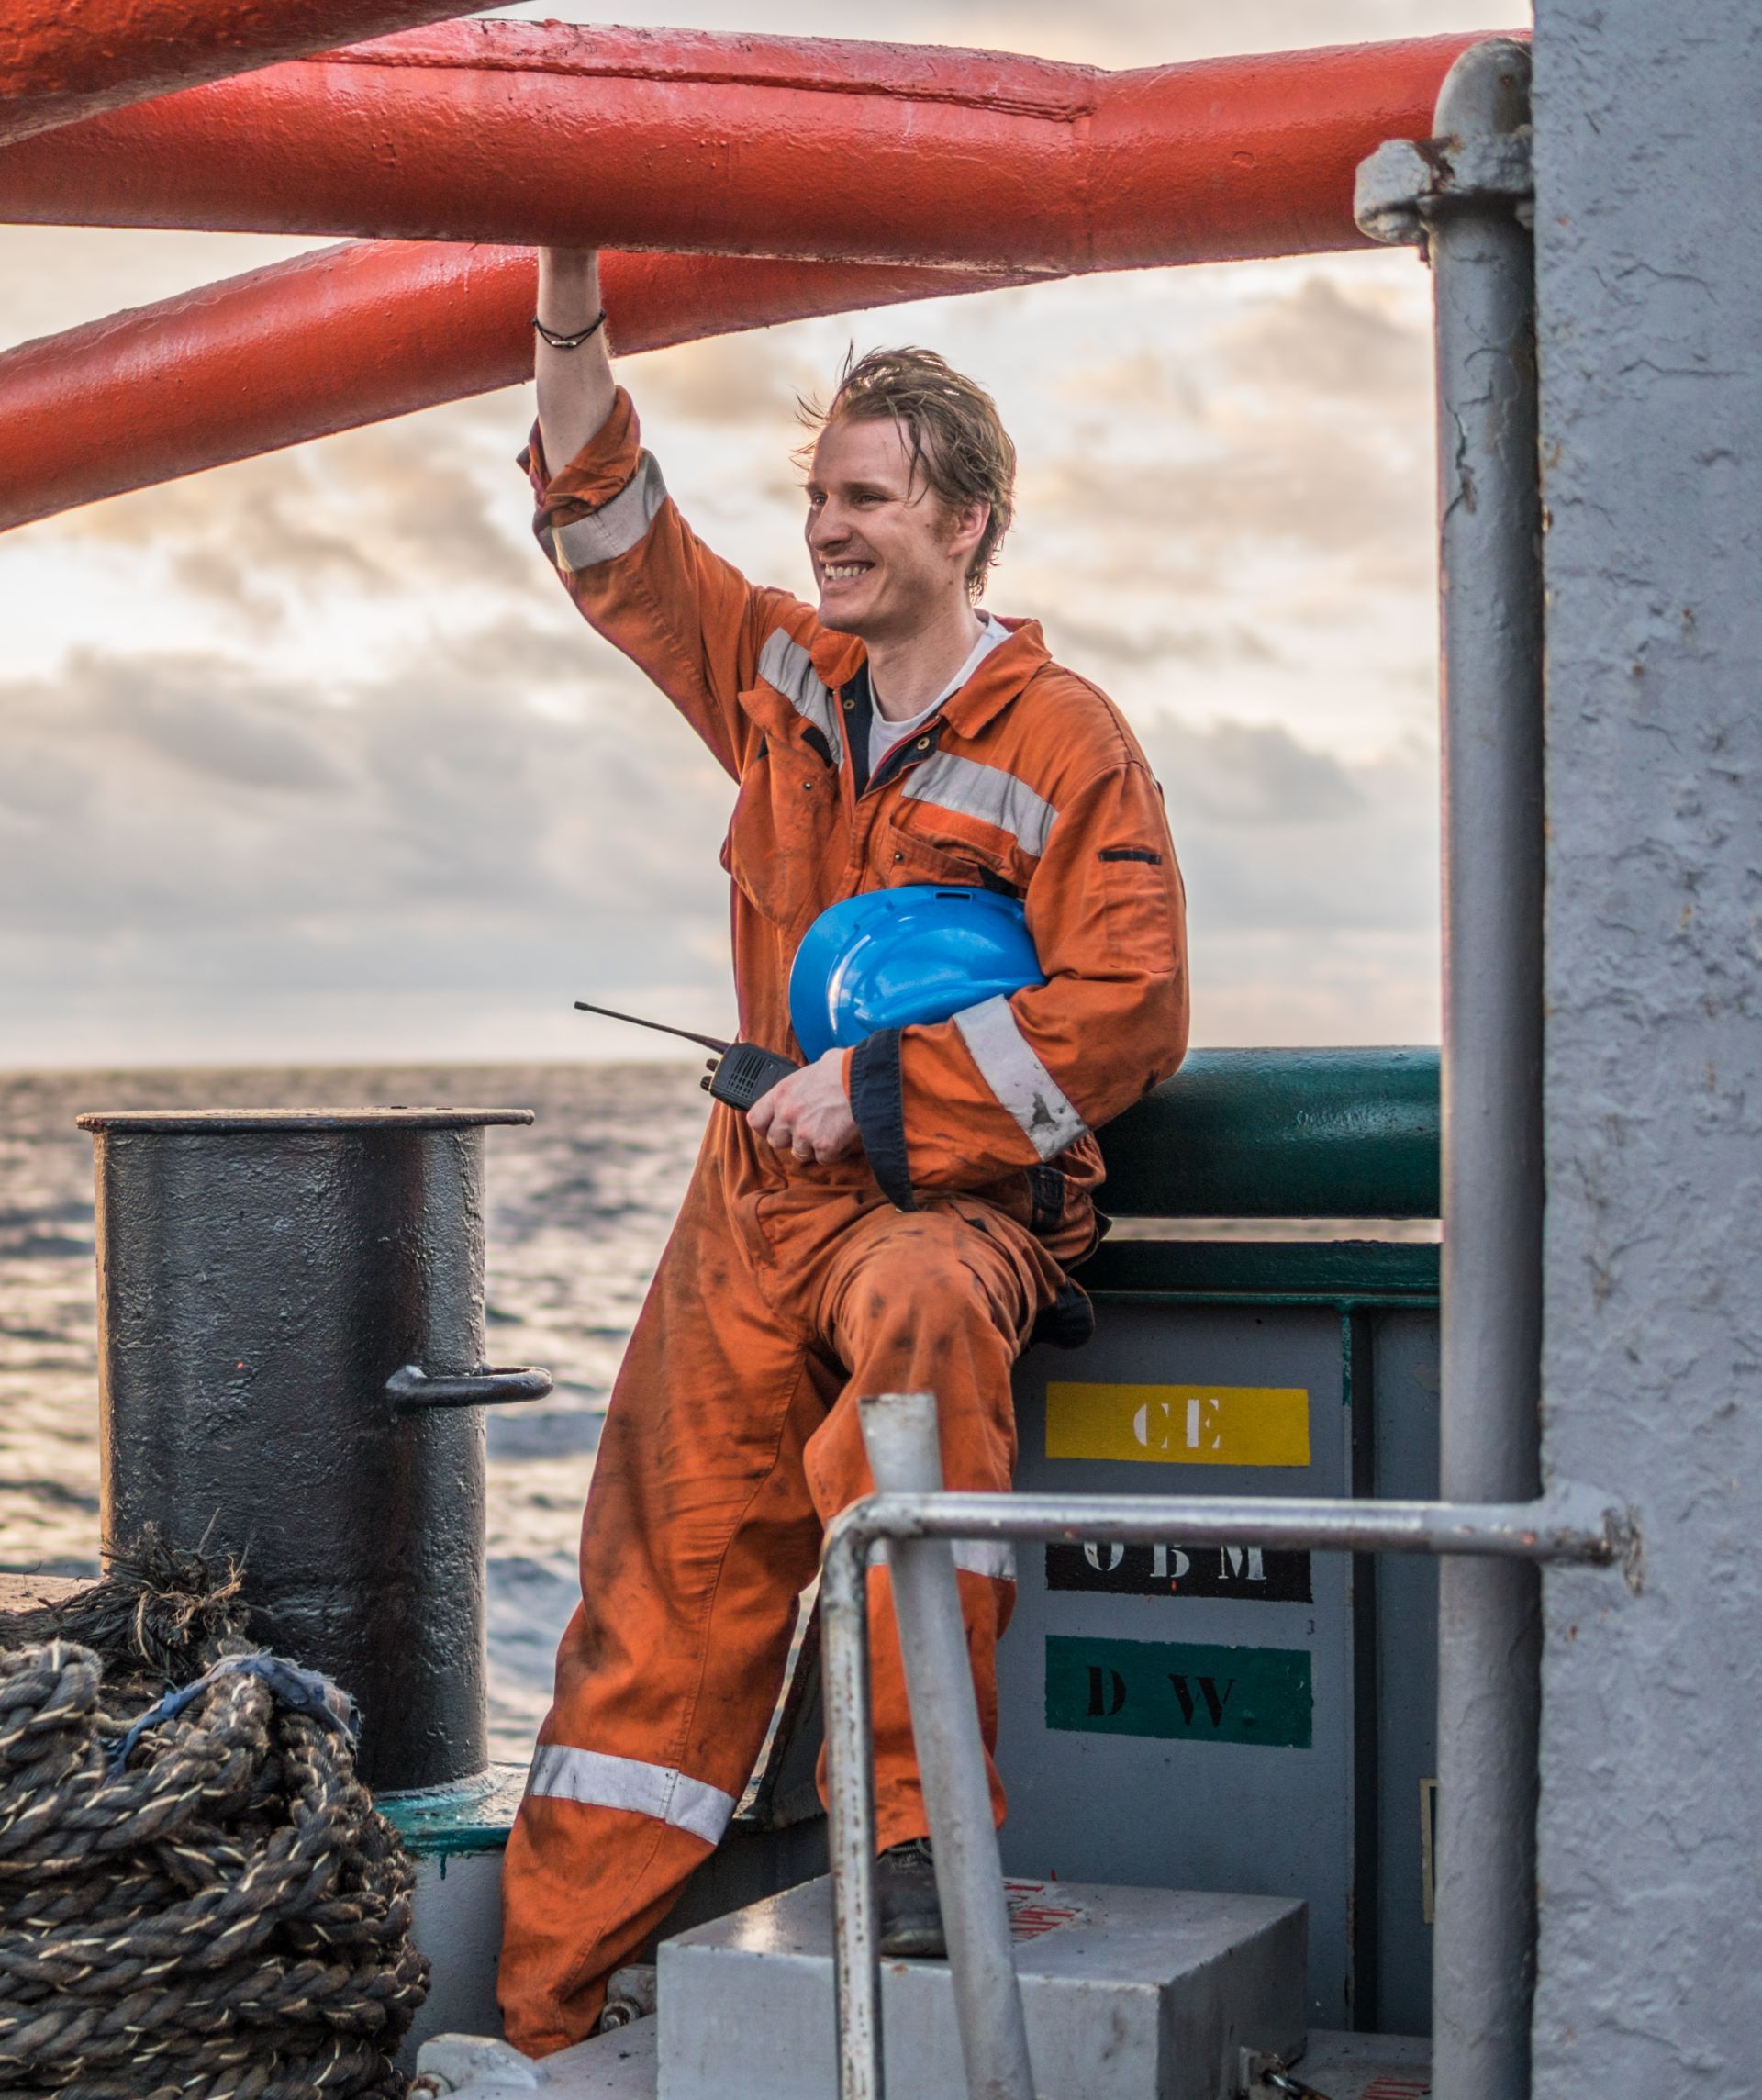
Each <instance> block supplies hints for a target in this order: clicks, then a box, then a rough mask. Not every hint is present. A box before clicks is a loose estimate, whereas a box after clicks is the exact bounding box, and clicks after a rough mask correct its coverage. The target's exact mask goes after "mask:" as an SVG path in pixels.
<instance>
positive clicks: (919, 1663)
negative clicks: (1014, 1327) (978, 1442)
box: [859, 1392, 1034, 2100]
mask: <svg viewBox="0 0 1762 2100" xmlns="http://www.w3.org/2000/svg"><path fill="white" fill-rule="evenodd" d="M859 1412H860V1417H861V1420H862V1424H863V1442H864V1447H865V1448H866V1450H867V1452H868V1455H869V1469H870V1471H871V1472H872V1473H873V1474H874V1475H875V1486H876V1487H877V1488H878V1489H879V1490H880V1491H881V1492H882V1493H883V1494H887V1493H897V1494H912V1493H917V1494H934V1493H936V1492H937V1491H939V1490H940V1489H941V1487H942V1446H941V1442H940V1440H939V1438H938V1435H937V1429H936V1399H935V1395H934V1394H933V1393H928V1392H888V1393H881V1394H878V1395H877V1396H876V1397H875V1398H874V1399H872V1400H864V1401H863V1402H861V1403H860V1409H859ZM887 1557H888V1566H889V1569H890V1571H891V1574H892V1579H893V1608H894V1614H895V1616H896V1617H897V1619H898V1624H899V1645H900V1648H901V1651H902V1653H903V1657H904V1660H905V1669H906V1691H907V1694H908V1696H909V1699H910V1702H911V1733H912V1739H913V1741H914V1743H915V1744H916V1745H917V1749H918V1772H919V1777H920V1781H921V1782H922V1784H923V1789H924V1808H925V1811H926V1813H927V1815H928V1816H929V1818H930V1839H931V1850H932V1852H933V1853H934V1855H935V1861H936V1889H937V1893H938V1895H939V1896H940V1897H941V1899H942V1921H943V1924H944V1926H945V1927H946V1928H947V1933H948V1962H949V1968H950V1970H951V1972H952V1973H953V1985H954V2010H955V2016H956V2017H957V2019H958V2020H959V2023H960V2030H961V2055H962V2058H963V2060H964V2061H965V2066H966V2089H967V2092H968V2094H970V2095H971V2096H972V2100H1034V2082H1033V2073H1032V2070H1031V2069H1030V2066H1029V2061H1028V2029H1027V2027H1026V2024H1025V2023H1024V2020H1023V2017H1022V2010H1021V1986H1020V1983H1019V1982H1018V1981H1017V1978H1016V1964H1015V1957H1014V1954H1013V1953H1012V1952H1011V1949H1010V1946H1009V1905H1008V1904H1007V1903H1006V1901H1005V1898H1004V1893H1003V1862H1002V1860H1001V1858H1000V1856H999V1854H998V1833H997V1827H996V1826H995V1825H994V1824H993V1822H992V1820H991V1789H990V1784H989V1782H988V1781H987V1777H986V1768H985V1744H984V1740H983V1738H982V1737H981V1736H980V1733H979V1709H978V1701H977V1699H976V1696H975V1694H974V1690H973V1666H972V1662H971V1659H970V1658H969V1656H968V1654H967V1647H966V1629H965V1626H964V1625H963V1624H962V1621H961V1595H960V1588H959V1585H958V1583H957V1581H956V1579H955V1574H954V1556H953V1549H952V1548H951V1547H950V1546H949V1544H948V1542H947V1541H946V1540H945V1539H929V1538H926V1539H896V1540H894V1541H893V1542H892V1543H891V1545H890V1546H889V1547H888V1549H887Z"/></svg>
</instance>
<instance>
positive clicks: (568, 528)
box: [546, 452, 667, 575]
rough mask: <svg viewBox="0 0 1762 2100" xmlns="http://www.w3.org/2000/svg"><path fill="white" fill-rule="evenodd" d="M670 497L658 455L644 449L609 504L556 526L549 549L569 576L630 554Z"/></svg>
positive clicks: (553, 557) (554, 560)
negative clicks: (656, 459)
mask: <svg viewBox="0 0 1762 2100" xmlns="http://www.w3.org/2000/svg"><path fill="white" fill-rule="evenodd" d="M666 499H667V485H666V483H665V482H664V481H663V480H662V478H661V469H660V468H659V467H658V466H657V465H656V464H654V455H653V453H652V452H644V453H643V454H642V455H641V459H640V460H639V461H638V463H637V469H636V472H635V473H634V474H633V475H631V476H630V479H629V481H627V482H626V483H625V484H624V486H623V487H622V488H620V489H619V492H618V494H617V495H616V496H615V497H613V498H612V499H611V501H610V502H609V503H603V504H601V505H600V507H599V508H598V509H597V510H590V511H589V512H588V513H587V515H586V517H585V518H577V519H575V521H574V524H573V525H557V526H553V527H552V542H553V544H554V549H555V551H554V552H552V551H551V550H550V549H547V550H546V552H547V553H551V559H552V561H553V562H554V563H555V564H557V566H558V568H560V569H562V570H563V573H564V574H565V575H573V574H574V572H575V570H577V569H591V568H593V567H594V566H595V565H596V564H598V563H600V562H609V561H612V560H613V559H614V558H615V557H616V556H618V555H619V554H628V553H630V549H631V548H632V547H634V546H636V545H637V544H639V542H641V539H642V537H643V535H644V534H645V533H646V532H647V531H648V529H649V527H650V526H651V525H652V524H653V523H654V514H655V512H656V511H657V510H659V509H660V508H661V506H662V505H663V504H664V502H665V501H666Z"/></svg>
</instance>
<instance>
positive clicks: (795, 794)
mask: <svg viewBox="0 0 1762 2100" xmlns="http://www.w3.org/2000/svg"><path fill="white" fill-rule="evenodd" d="M837 799H838V776H837V775H836V774H835V773H833V772H832V771H831V768H830V767H828V766H827V765H825V763H824V762H823V761H822V760H821V759H820V758H819V757H818V756H817V755H816V754H814V753H813V752H811V751H797V750H792V749H790V748H789V747H787V746H784V747H782V748H781V749H773V748H771V747H770V746H768V745H765V746H762V747H761V748H760V751H759V754H758V755H757V757H755V758H754V759H753V761H752V763H751V764H750V765H748V766H747V768H746V771H745V773H744V774H743V775H742V777H741V792H740V796H739V799H737V800H736V802H735V804H734V814H733V816H732V817H731V818H730V820H729V826H728V836H727V837H726V838H725V839H724V840H723V842H722V866H724V867H725V868H726V869H727V870H728V872H729V874H730V876H731V877H733V878H734V882H735V885H736V887H737V888H739V890H740V892H741V894H742V896H743V897H744V898H745V899H747V901H748V903H750V904H751V905H752V906H753V909H754V910H756V911H758V912H759V913H761V914H762V916H764V918H766V919H769V920H771V921H773V922H775V924H777V925H780V926H786V925H788V924H789V923H791V922H793V921H795V920H797V919H799V918H801V917H802V916H803V914H804V913H806V914H807V915H808V916H809V917H811V916H812V915H813V913H814V912H815V911H816V910H818V909H819V899H820V891H821V890H822V889H823V888H824V887H825V881H824V876H823V872H822V868H823V863H824V860H825V856H826V840H827V835H828V832H829V831H830V829H831V826H832V825H833V823H834V822H835V821H837Z"/></svg>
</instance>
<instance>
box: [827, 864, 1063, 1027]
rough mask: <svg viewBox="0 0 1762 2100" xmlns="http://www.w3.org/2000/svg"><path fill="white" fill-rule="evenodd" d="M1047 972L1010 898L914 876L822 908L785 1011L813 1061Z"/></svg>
mask: <svg viewBox="0 0 1762 2100" xmlns="http://www.w3.org/2000/svg"><path fill="white" fill-rule="evenodd" d="M1045 982H1046V978H1045V976H1044V974H1043V971H1042V969H1041V966H1040V958H1039V957H1038V956H1037V955H1035V954H1034V944H1033V942H1032V940H1030V938H1029V936H1028V926H1027V919H1026V915H1025V913H1024V912H1023V910H1022V908H1021V906H1020V902H1019V901H1018V900H1017V899H1015V898H1013V897H999V896H998V895H997V894H996V893H995V892H994V891H992V890H989V889H947V888H942V886H941V885H940V884H937V883H932V882H910V883H906V884H903V885H902V886H901V887H900V888H898V889H871V890H867V891H865V892H864V895H862V896H861V897H847V898H846V899H844V900H843V902H842V904H833V905H831V906H829V907H828V908H827V910H824V911H822V912H821V913H820V917H819V918H818V919H816V920H815V921H814V922H813V924H812V925H811V926H810V927H809V929H808V931H807V933H804V934H803V935H802V940H801V945H800V947H799V948H797V950H796V960H795V965H794V966H793V968H792V969H791V970H790V972H789V1019H790V1021H791V1022H793V1024H794V1026H795V1031H796V1038H797V1042H799V1043H800V1044H801V1047H802V1049H803V1050H804V1051H805V1052H806V1053H807V1055H808V1057H809V1061H810V1062H811V1060H812V1059H814V1058H816V1057H819V1056H823V1055H824V1054H825V1053H826V1052H827V1051H828V1050H831V1049H832V1048H833V1047H835V1046H837V1047H841V1048H843V1049H853V1048H854V1047H855V1045H856V1044H859V1043H861V1042H862V1041H863V1039H864V1037H865V1036H868V1035H873V1034H874V1033H875V1030H876V1029H877V1028H908V1027H909V1026H910V1025H911V1024H912V1023H913V1022H930V1021H946V1020H948V1018H949V1017H950V1015H951V1014H955V1013H959V1012H960V1011H962V1010H963V1009H964V1008H965V1007H969V1006H977V1005H978V1004H979V1003H980V1002H981V1000H987V999H995V998H996V997H997V996H998V994H999V993H1001V994H1003V995H1004V996H1005V997H1006V998H1007V997H1008V995H1009V993H1010V992H1012V991H1020V989H1022V987H1023V986H1024V985H1041V984H1044V983H1045Z"/></svg>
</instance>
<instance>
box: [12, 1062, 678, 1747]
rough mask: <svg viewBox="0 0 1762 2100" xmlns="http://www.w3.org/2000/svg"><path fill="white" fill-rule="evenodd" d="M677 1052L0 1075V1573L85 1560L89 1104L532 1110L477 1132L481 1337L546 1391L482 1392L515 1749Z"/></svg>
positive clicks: (672, 1151) (495, 1708)
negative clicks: (496, 1398)
mask: <svg viewBox="0 0 1762 2100" xmlns="http://www.w3.org/2000/svg"><path fill="white" fill-rule="evenodd" d="M695 1076H696V1075H695V1067H684V1066H676V1065H527V1066H506V1065H494V1066H491V1065H472V1066H432V1067H408V1066H397V1067H368V1068H359V1067H351V1068H343V1067H325V1068H322V1069H300V1068H288V1069H281V1070H269V1069H250V1070H243V1069H241V1070H212V1071H195V1070H191V1071H170V1070H158V1071H139V1072H24V1073H11V1074H0V1569H12V1570H46V1571H50V1572H54V1573H61V1574H70V1575H87V1574H95V1572H96V1571H97V1566H98V1449H97V1426H98V1403H97V1326H96V1315H95V1269H94V1263H93V1251H94V1250H93V1217H92V1141H91V1139H90V1138H89V1137H88V1136H87V1135H86V1134H85V1133H84V1131H82V1130H80V1129H78V1128H77V1127H76V1126H75V1123H74V1121H73V1119H74V1117H75V1116H76V1115H78V1114H79V1113H81V1112H82V1111H84V1110H90V1109H133V1108H192V1109H194V1108H311V1107H362V1106H382V1105H385V1103H388V1102H392V1101H405V1102H421V1103H431V1104H435V1105H439V1106H444V1107H450V1108H452V1107H470V1108H530V1109H533V1110H536V1111H537V1113H538V1121H537V1122H536V1123H534V1125H533V1126H532V1127H531V1128H530V1130H491V1131H488V1132H486V1133H485V1151H486V1155H487V1181H488V1212H489V1214H488V1259H487V1276H488V1319H489V1349H490V1355H491V1357H492V1359H493V1360H494V1361H496V1362H497V1363H505V1364H542V1365H544V1366H545V1367H546V1368H548V1369H550V1370H551V1371H552V1373H553V1374H554V1376H555V1378H556V1381H557V1383H556V1391H555V1392H554V1393H553V1394H552V1396H551V1398H550V1399H548V1400H545V1401H541V1402H534V1403H530V1404H528V1405H524V1406H521V1407H519V1408H508V1409H506V1410H496V1409H491V1410H490V1411H488V1413H487V1417H486V1419H487V1424H488V1438H489V1703H490V1733H491V1744H492V1749H493V1753H494V1755H496V1757H499V1758H511V1759H520V1760H522V1761H523V1760H524V1759H525V1758H526V1757H527V1756H528V1754H529V1752H530V1748H531V1742H532V1735H533V1731H534V1729H535V1728H536V1726H537V1725H538V1723H539V1721H540V1720H541V1717H542V1716H543V1714H544V1710H545V1707H546V1706H547V1705H548V1703H549V1702H550V1692H551V1667H552V1656H553V1654H554V1652H555V1648H556V1642H557V1636H558V1634H559V1633H560V1632H561V1631H562V1629H563V1623H564V1621H565V1620H566V1619H567V1618H568V1616H569V1614H570V1612H571V1610H572V1609H573V1608H574V1602H575V1597H576V1594H577V1592H576V1581H575V1542H576V1537H577V1534H578V1532H579V1528H580V1523H581V1510H582V1503H583V1501H584V1500H585V1495H586V1492H587V1483H588V1480H590V1479H591V1477H592V1474H593V1468H594V1450H595V1447H596V1446H597V1443H598V1441H599V1429H600V1424H601V1421H602V1419H603V1417H604V1413H605V1408H606V1402H607V1399H608V1395H609V1393H610V1391H611V1382H612V1379H613V1377H614V1375H615V1373H616V1371H617V1368H618V1364H619V1357H620V1356H621V1355H622V1353H623V1348H624V1344H625V1342H626V1341H627V1340H628V1339H629V1336H630V1328H631V1326H632V1324H633V1323H634V1321H635V1318H636V1313H637V1309H638V1307H639V1306H640V1305H641V1301H642V1294H643V1292H644V1290H646V1289H647V1287H648V1281H649V1279H650V1277H651V1276H652V1274H653V1271H654V1266H655V1263H656V1261H657V1260H658V1259H659V1257H660V1254H661V1248H662V1245H663V1244H664V1241H665V1238H666V1234H667V1230H668V1227H669V1226H670V1225H671V1223H672V1222H673V1217H674V1213H675V1211H676V1210H677V1208H678V1205H679V1201H680V1198H681V1197H682V1196H683V1194H684V1193H685V1188H686V1180H687V1178H688V1177H689V1175H690V1171H691V1165H692V1161H693V1159H694V1158H695V1156H696V1155H697V1145H698V1140H699V1137H700V1136H701V1134H702V1131H703V1125H704V1118H705V1114H706V1112H707V1110H708V1103H707V1101H706V1100H705V1097H704V1096H703V1094H702V1093H701V1092H699V1090H698V1089H697V1086H696V1085H695V1084H694V1079H695Z"/></svg>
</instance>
